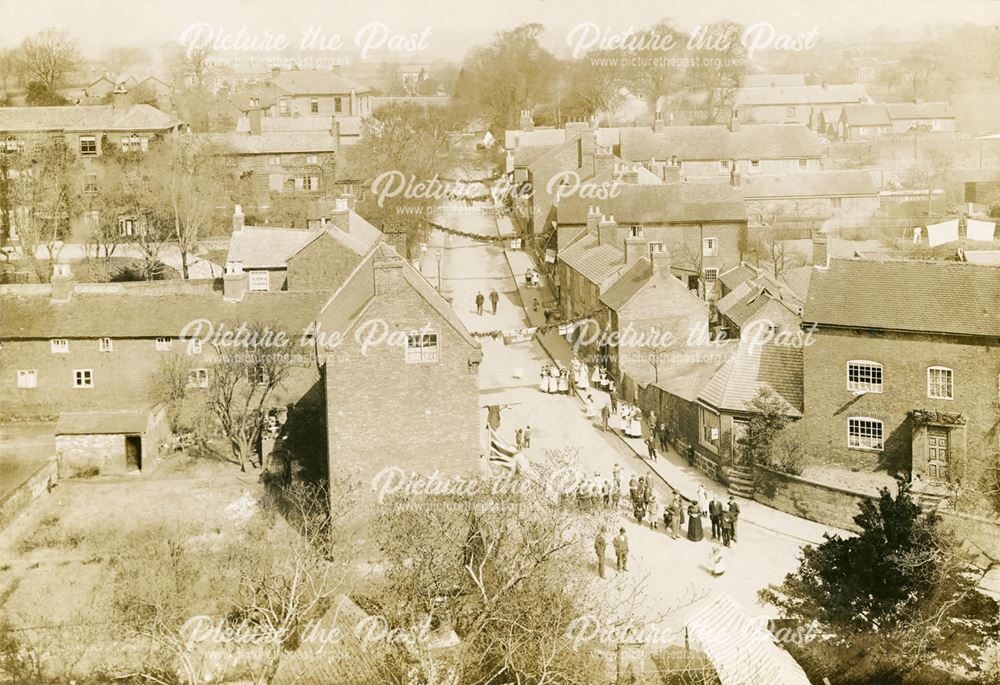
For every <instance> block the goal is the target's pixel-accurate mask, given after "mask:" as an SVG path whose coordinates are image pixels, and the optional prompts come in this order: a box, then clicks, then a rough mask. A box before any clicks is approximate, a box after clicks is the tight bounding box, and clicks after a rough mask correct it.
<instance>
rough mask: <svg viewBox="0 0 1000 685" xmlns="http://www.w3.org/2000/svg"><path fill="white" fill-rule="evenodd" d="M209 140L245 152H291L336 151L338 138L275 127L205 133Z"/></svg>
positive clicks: (256, 153) (319, 133)
mask: <svg viewBox="0 0 1000 685" xmlns="http://www.w3.org/2000/svg"><path fill="white" fill-rule="evenodd" d="M198 135H202V136H205V138H206V139H207V140H209V141H210V142H212V143H214V144H215V145H219V146H221V147H225V148H228V149H229V150H232V151H233V152H234V153H236V154H241V155H267V154H282V153H290V152H336V151H337V139H336V138H335V137H334V136H333V135H331V134H330V133H329V132H326V133H322V132H319V131H312V132H310V131H272V132H267V131H265V132H262V133H260V134H258V135H252V134H250V133H239V132H236V131H233V132H230V133H201V134H198Z"/></svg>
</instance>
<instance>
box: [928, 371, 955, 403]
mask: <svg viewBox="0 0 1000 685" xmlns="http://www.w3.org/2000/svg"><path fill="white" fill-rule="evenodd" d="M954 378H955V372H954V371H952V370H951V369H949V368H947V367H945V366H931V367H929V368H928V369H927V396H928V397H930V398H932V399H936V400H953V399H955V387H954Z"/></svg>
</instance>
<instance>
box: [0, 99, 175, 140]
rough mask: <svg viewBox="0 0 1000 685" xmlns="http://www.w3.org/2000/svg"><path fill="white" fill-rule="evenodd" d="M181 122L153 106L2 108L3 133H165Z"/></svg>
mask: <svg viewBox="0 0 1000 685" xmlns="http://www.w3.org/2000/svg"><path fill="white" fill-rule="evenodd" d="M180 123H181V122H180V121H179V120H178V119H175V118H174V117H172V116H170V115H169V114H167V113H166V112H163V111H161V110H158V109H157V108H155V107H153V106H152V105H129V106H128V107H121V108H118V109H115V107H114V106H113V105H65V106H58V107H0V131H4V132H7V131H10V132H17V131H24V132H34V131H79V132H83V133H93V132H98V131H165V130H168V129H171V128H173V127H175V126H178V125H180Z"/></svg>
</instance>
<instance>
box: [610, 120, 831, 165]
mask: <svg viewBox="0 0 1000 685" xmlns="http://www.w3.org/2000/svg"><path fill="white" fill-rule="evenodd" d="M820 153H821V144H820V141H819V136H818V135H817V134H816V132H815V131H810V130H809V129H808V128H806V127H805V126H801V125H797V124H753V125H746V126H741V127H740V128H739V129H737V130H736V131H730V130H729V128H727V127H725V126H667V127H665V128H664V129H663V131H662V132H660V133H655V132H654V131H653V130H652V129H650V128H645V127H637V128H622V129H621V147H620V155H621V157H622V158H623V159H626V160H629V161H633V162H641V161H649V159H650V158H651V157H653V158H656V159H657V160H661V161H663V160H668V159H670V158H671V157H672V156H673V157H677V159H678V160H680V161H684V160H723V159H789V158H802V157H819V156H820Z"/></svg>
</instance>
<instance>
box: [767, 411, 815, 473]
mask: <svg viewBox="0 0 1000 685" xmlns="http://www.w3.org/2000/svg"><path fill="white" fill-rule="evenodd" d="M801 434H802V429H801V424H798V423H793V424H790V425H788V426H785V427H784V428H783V429H782V430H781V431H780V432H779V433H778V434H777V435H776V436H775V437H774V441H773V442H772V443H771V446H770V449H769V450H768V453H767V455H766V456H765V457H764V458H763V459H762V460H761V462H762V463H763V465H764V466H767V467H768V468H771V469H774V470H775V471H781V472H782V473H787V474H789V475H792V476H801V475H802V471H803V470H804V469H805V466H806V452H805V448H804V447H803V445H804V444H805V441H804V439H803V436H802V435H801Z"/></svg>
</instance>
